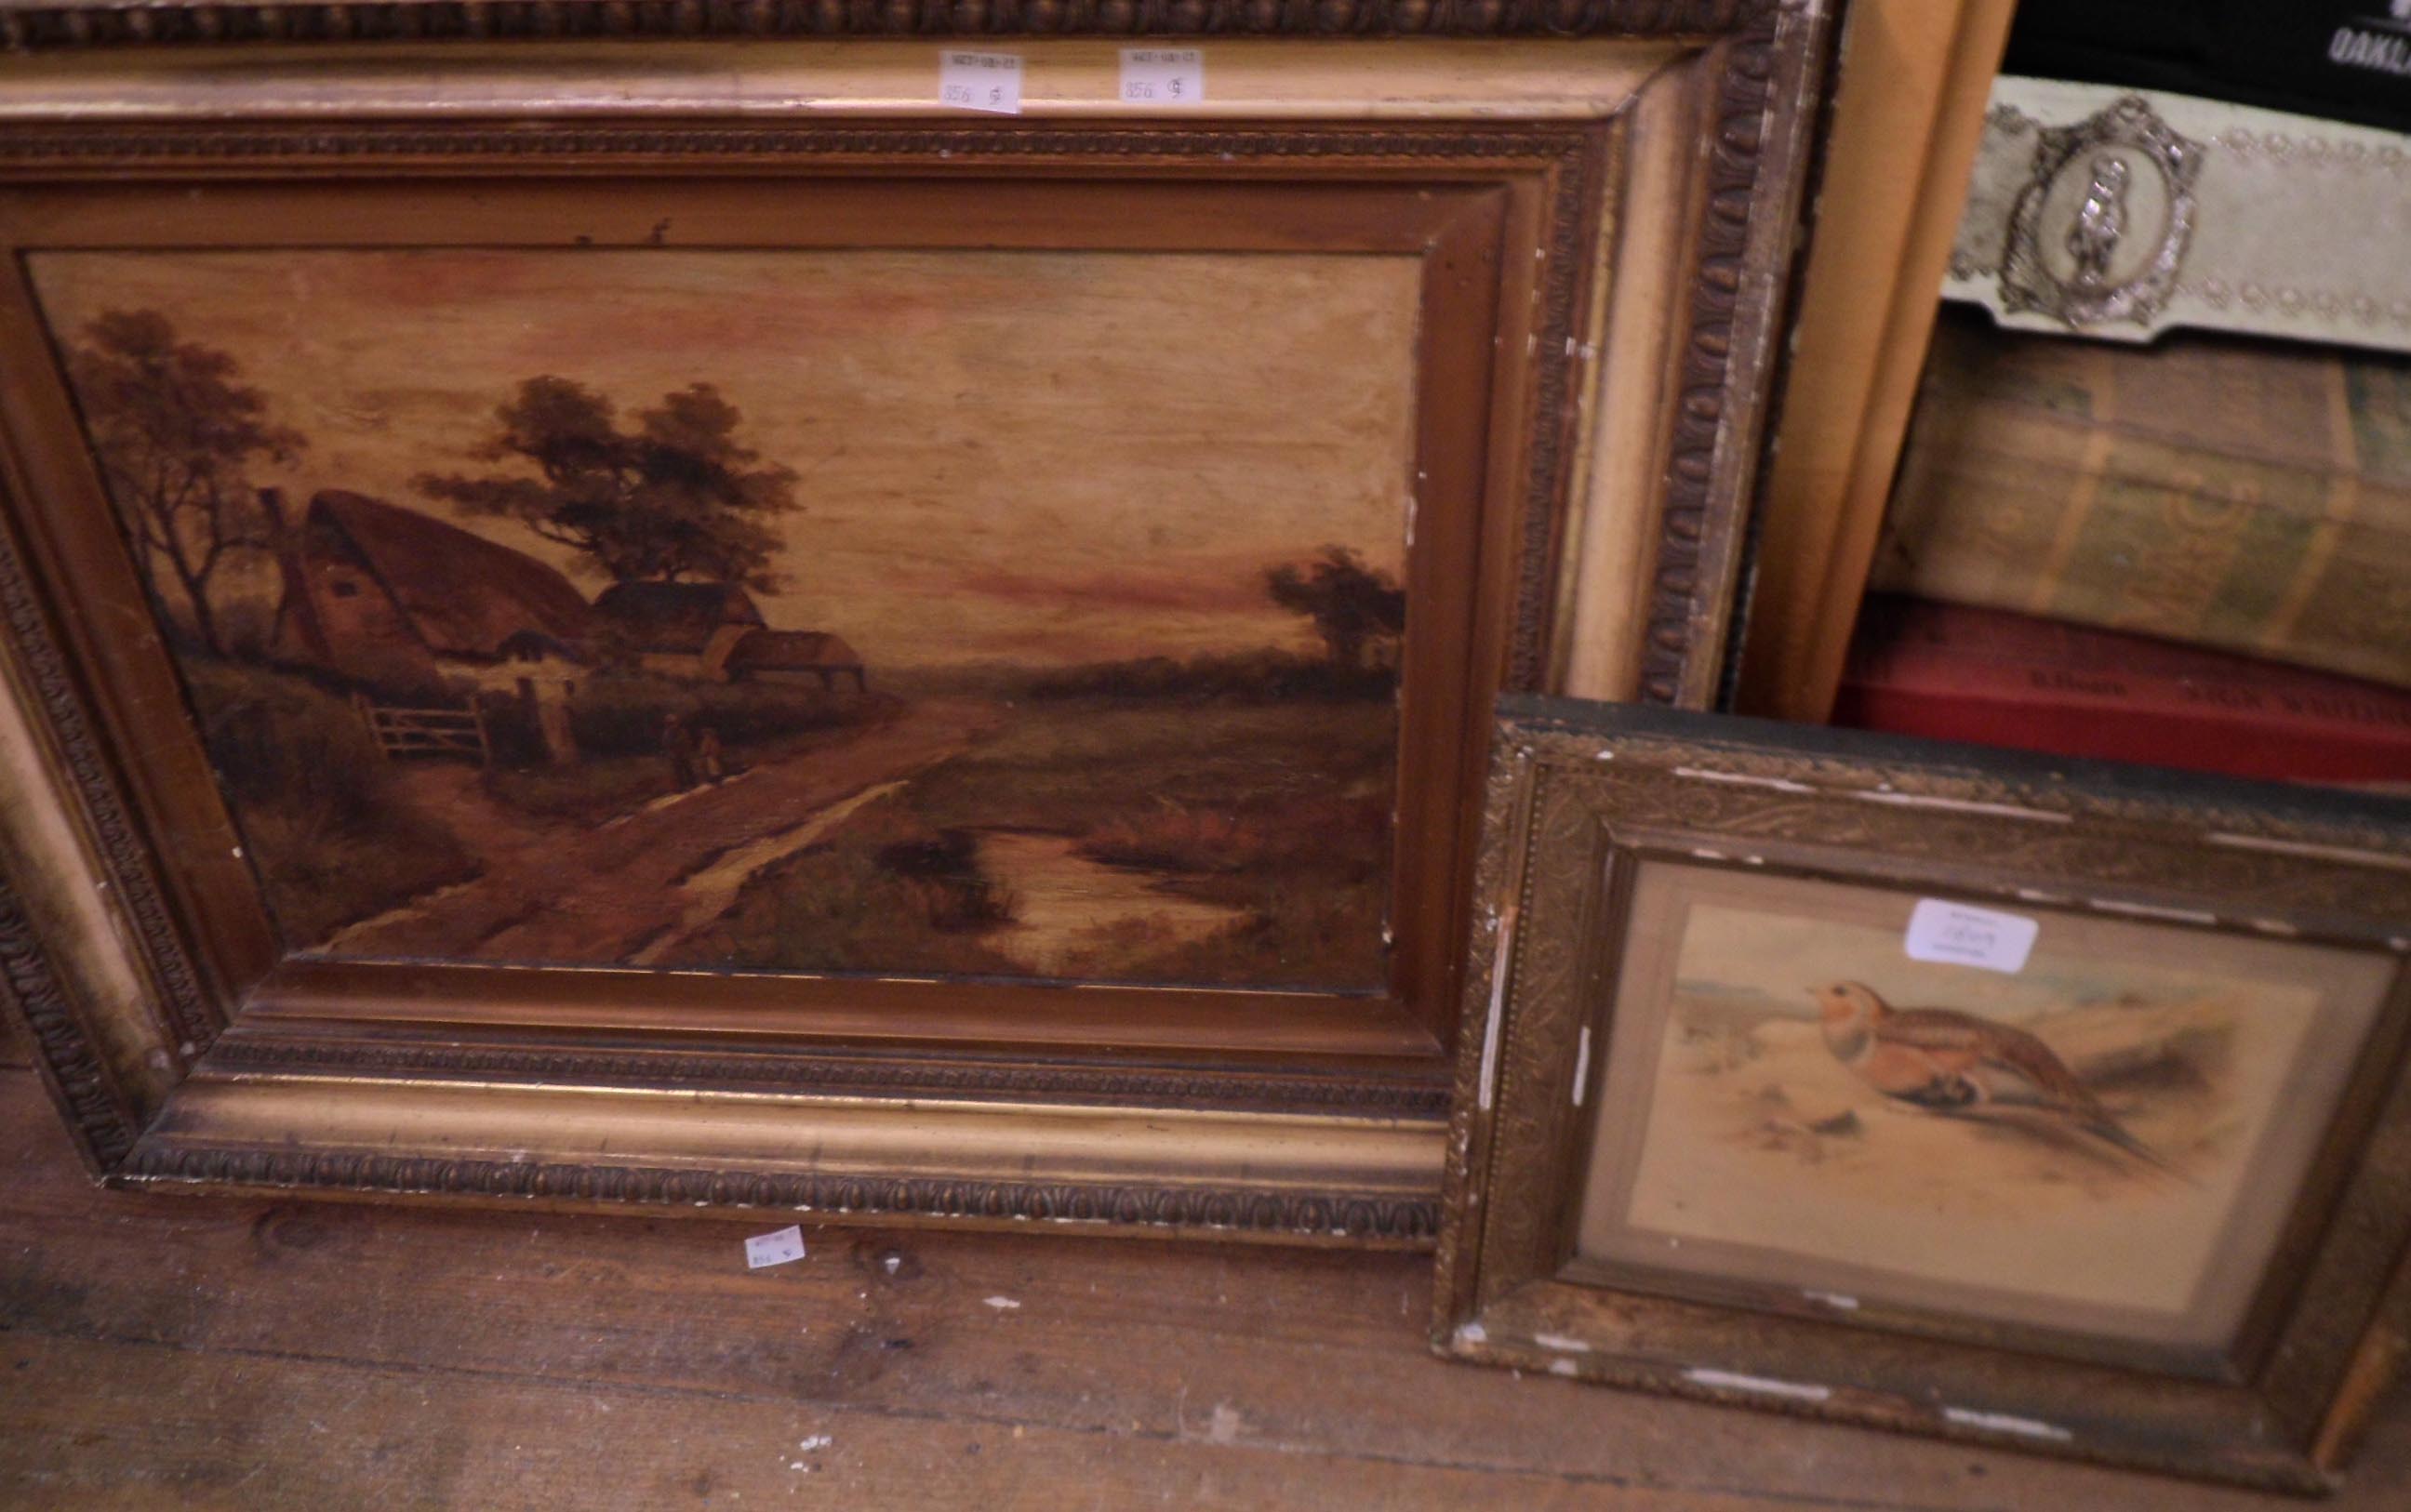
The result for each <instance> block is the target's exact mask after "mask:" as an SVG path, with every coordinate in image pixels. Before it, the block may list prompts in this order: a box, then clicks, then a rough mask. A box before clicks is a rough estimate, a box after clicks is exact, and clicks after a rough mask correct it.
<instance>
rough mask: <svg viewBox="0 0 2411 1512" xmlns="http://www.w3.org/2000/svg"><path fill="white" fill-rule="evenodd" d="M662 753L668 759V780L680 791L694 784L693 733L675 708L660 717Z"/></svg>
mask: <svg viewBox="0 0 2411 1512" xmlns="http://www.w3.org/2000/svg"><path fill="white" fill-rule="evenodd" d="M662 754H663V755H665V756H666V757H668V758H669V759H670V780H671V781H673V782H675V783H677V784H678V789H679V792H685V791H686V790H687V789H689V788H692V787H694V755H695V750H694V733H693V732H692V731H690V730H688V729H687V727H686V719H685V717H684V716H683V715H680V714H679V713H677V712H676V711H675V710H674V711H672V712H671V713H669V714H667V715H665V716H664V717H663V719H662Z"/></svg>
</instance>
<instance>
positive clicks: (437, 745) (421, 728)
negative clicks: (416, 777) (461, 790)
mask: <svg viewBox="0 0 2411 1512" xmlns="http://www.w3.org/2000/svg"><path fill="white" fill-rule="evenodd" d="M352 707H353V708H354V709H356V710H358V713H359V716H360V720H361V722H363V723H365V724H366V725H367V726H368V727H369V734H370V735H371V736H373V737H374V739H375V740H376V743H377V749H379V750H381V751H383V752H384V753H385V754H386V755H387V756H409V755H417V754H420V753H422V752H433V753H436V754H438V755H442V754H446V753H448V754H452V755H457V756H475V758H477V761H478V763H479V764H481V765H484V764H490V763H492V761H493V755H494V753H493V748H492V747H491V746H490V745H489V744H488V743H487V740H486V716H485V714H484V712H483V711H482V710H480V709H479V708H478V707H477V705H475V704H471V705H468V706H467V707H465V708H401V707H397V706H395V705H390V704H373V703H371V702H370V701H369V699H368V696H367V695H366V694H364V693H354V694H353V695H352Z"/></svg>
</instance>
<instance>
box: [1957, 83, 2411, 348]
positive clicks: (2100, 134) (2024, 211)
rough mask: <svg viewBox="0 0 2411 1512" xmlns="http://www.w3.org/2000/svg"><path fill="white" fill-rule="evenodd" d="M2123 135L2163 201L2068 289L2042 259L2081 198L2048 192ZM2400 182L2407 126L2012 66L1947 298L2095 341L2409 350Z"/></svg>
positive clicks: (1987, 126) (2409, 229)
mask: <svg viewBox="0 0 2411 1512" xmlns="http://www.w3.org/2000/svg"><path fill="white" fill-rule="evenodd" d="M2122 147H2123V148H2126V149H2129V150H2130V152H2129V153H2128V154H2127V155H2128V156H2129V157H2131V158H2133V159H2134V160H2136V161H2138V162H2149V163H2151V164H2152V165H2154V167H2155V170H2156V173H2157V176H2158V177H2159V178H2160V179H2161V180H2162V182H2163V184H2164V185H2165V194H2166V202H2167V204H2168V206H2169V213H2168V214H2166V215H2165V216H2164V217H2161V218H2158V219H2157V220H2156V221H2155V225H2153V226H2150V227H2143V226H2141V225H2129V226H2126V227H2121V228H2120V239H2123V237H2124V236H2125V235H2126V233H2128V232H2131V233H2132V234H2133V235H2135V236H2138V237H2143V238H2148V239H2149V240H2150V241H2151V243H2152V244H2151V246H2150V247H2149V249H2148V251H2147V252H2146V253H2145V254H2143V255H2141V256H2139V257H2133V258H2130V259H2126V260H2127V261H2130V262H2131V263H2132V264H2133V267H2132V269H2131V270H2130V271H2129V272H2127V273H2125V274H2123V275H2122V276H2120V277H2119V278H2117V279H2115V280H2114V281H2111V282H2110V283H2107V284H2103V285H2102V286H2100V287H2097V288H2092V289H2078V288H2076V287H2075V286H2074V285H2073V284H2072V283H2071V282H2070V281H2069V280H2068V279H2065V278H2063V277H2061V276H2059V275H2057V274H2054V273H2053V272H2051V271H2049V270H2048V269H2046V268H2045V267H2044V263H2045V261H2046V260H2047V258H2048V257H2049V256H2050V255H2051V254H2053V250H2054V249H2055V248H2056V246H2057V245H2058V243H2059V241H2060V240H2062V239H2065V238H2066V237H2068V235H2069V234H2071V231H2072V229H2073V226H2072V220H2073V212H2074V210H2075V208H2076V207H2075V206H2074V205H2073V204H2071V203H2070V201H2071V199H2073V198H2074V197H2076V196H2070V195H2068V193H2066V192H2065V189H2064V187H2063V189H2062V192H2061V193H2059V194H2056V195H2054V194H2053V188H2054V186H2055V185H2061V184H2062V181H2064V180H2067V179H2068V177H2069V176H2070V175H2071V174H2073V173H2075V172H2077V171H2079V170H2081V169H2082V167H2083V166H2084V164H2085V163H2087V162H2090V161H2091V160H2092V155H2091V154H2092V152H2093V150H2095V149H2102V148H2108V149H2117V148H2122ZM2406 183H2411V138H2404V137H2402V136H2400V135H2397V134H2395V133H2391V132H2385V131H2376V130H2372V129H2370V128H2367V127H2362V126H2351V125H2343V124H2337V123H2335V122H2330V121H2315V120H2311V119H2309V118H2307V117H2303V116H2293V115H2286V114H2283V113H2281V112H2279V111H2275V110H2262V109H2253V108H2250V107H2247V106H2240V105H2228V104H2225V103H2223V102H2219V101H2214V100H2203V99H2196V98H2193V97H2191V96H2189V95H2170V94H2165V93H2161V92H2156V91H2137V90H2120V89H2113V88H2110V87H2107V86H2103V85H2097V84H2070V83H2063V82H2060V81H2058V80H2047V79H2021V78H2017V77H2014V76H2007V77H2003V78H2001V79H1999V80H1995V83H1994V86H1993V95H1992V106H1991V109H1990V110H1989V112H1988V113H1987V115H1986V117H1985V121H1984V138H1983V143H1982V146H1981V147H1980V150H1979V153H1978V156H1977V161H1976V169H1975V175H1974V178H1973V181H1972V182H1971V183H1970V186H1969V189H1968V195H1967V205H1966V211H1965V215H1964V216H1963V218H1962V219H1961V221H1960V224H1959V230H1958V237H1957V240H1956V241H1955V243H1954V244H1953V246H1952V248H1951V263H1950V272H1949V276H1948V277H1947V278H1945V280H1944V281H1943V285H1942V294H1943V298H1947V299H1956V300H1961V301H1964V302H1966V303H1971V304H1979V305H1982V306H1984V307H1985V308H1986V309H1988V310H1990V311H1991V312H1992V313H1993V314H1994V317H1995V319H1997V320H1998V321H1999V322H2000V323H2001V324H2002V325H2003V326H2005V327H2011V328H2014V329H2018V330H2031V331H2038V332H2052V333H2056V334H2059V335H2064V336H2084V337H2090V338H2093V339H2095V340H2100V341H2114V342H2148V341H2151V340H2152V339H2154V338H2155V337H2156V336H2158V335H2159V334H2160V333H2161V332H2163V331H2167V330H2172V329H2177V328H2181V327H2192V328H2196V329H2205V330H2221V331H2233V332H2238V333H2242V334H2247V335H2256V336H2276V337H2284V338H2287V339H2289V340H2294V341H2314V342H2337V343H2341V344H2344V345H2349V346H2374V347H2383V348H2387V349H2389V350H2393V351H2411V274H2406V273H2405V271H2404V259H2403V257H2402V256H2401V255H2400V250H2399V249H2400V248H2401V247H2402V246H2403V244H2404V239H2405V238H2406V237H2411V195H2406V194H2405V193H2404V186H2405V184H2406ZM2157 197H2158V194H2157V193H2155V199H2156V198H2157ZM2047 201H2048V202H2049V203H2050V206H2051V209H2050V211H2048V212H2047V211H2046V209H2045V205H2046V202H2047Z"/></svg>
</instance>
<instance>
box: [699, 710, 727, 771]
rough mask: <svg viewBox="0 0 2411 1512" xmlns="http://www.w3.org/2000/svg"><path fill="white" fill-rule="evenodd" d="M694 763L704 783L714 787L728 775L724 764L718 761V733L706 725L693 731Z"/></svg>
mask: <svg viewBox="0 0 2411 1512" xmlns="http://www.w3.org/2000/svg"><path fill="white" fill-rule="evenodd" d="M694 761H695V766H696V767H697V769H698V770H700V771H701V773H702V775H703V779H704V780H705V781H706V782H709V783H713V784H715V785H716V784H718V782H719V781H720V779H721V778H724V777H726V776H727V775H728V767H727V765H726V763H723V762H722V760H721V759H720V732H719V731H717V730H715V729H713V728H712V727H711V726H709V725H708V724H707V725H704V726H703V727H702V728H700V729H698V730H697V731H695V734H694Z"/></svg>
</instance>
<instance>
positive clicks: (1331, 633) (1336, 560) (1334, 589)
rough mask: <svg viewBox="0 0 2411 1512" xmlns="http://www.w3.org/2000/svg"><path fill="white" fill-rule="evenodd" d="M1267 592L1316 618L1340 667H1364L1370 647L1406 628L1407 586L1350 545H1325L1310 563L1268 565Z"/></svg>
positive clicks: (1296, 611) (1283, 604)
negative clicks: (1370, 564)
mask: <svg viewBox="0 0 2411 1512" xmlns="http://www.w3.org/2000/svg"><path fill="white" fill-rule="evenodd" d="M1264 590H1265V591H1266V592H1268V593H1270V594H1271V595H1272V600H1273V602H1274V603H1278V604H1279V605H1280V606H1281V607H1282V608H1284V609H1287V610H1290V611H1291V612H1292V613H1293V614H1301V615H1304V616H1306V617H1307V618H1308V619H1310V620H1312V621H1313V622H1314V632H1315V633H1316V634H1318V635H1320V636H1322V644H1323V646H1324V647H1325V648H1326V649H1327V650H1328V651H1329V653H1330V656H1331V661H1332V662H1333V664H1334V665H1336V666H1341V667H1346V668H1348V669H1350V670H1352V671H1353V670H1355V669H1358V668H1361V667H1363V666H1364V665H1365V653H1366V650H1367V649H1368V648H1369V647H1374V646H1378V645H1380V644H1381V643H1382V642H1384V641H1390V640H1395V639H1396V638H1397V637H1398V636H1400V635H1402V634H1404V633H1405V632H1406V629H1407V593H1406V589H1402V588H1400V587H1399V586H1398V584H1397V580H1396V579H1395V578H1393V577H1392V576H1391V575H1390V574H1387V573H1384V572H1377V571H1375V570H1374V569H1372V568H1369V567H1367V566H1366V565H1365V561H1364V559H1363V558H1361V557H1359V556H1357V555H1356V553H1355V552H1353V551H1351V550H1350V549H1348V548H1347V547H1346V546H1325V547H1323V548H1322V557H1321V558H1320V559H1319V560H1316V561H1315V562H1314V563H1313V564H1312V565H1310V566H1307V567H1303V568H1301V567H1299V566H1296V565H1294V564H1292V563H1287V562H1284V563H1283V564H1281V565H1280V566H1278V567H1271V568H1267V569H1265V572H1264Z"/></svg>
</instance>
